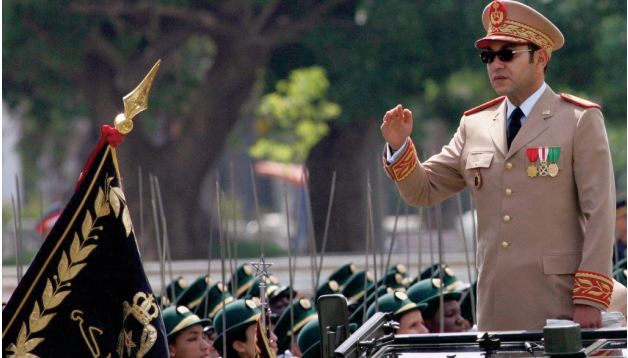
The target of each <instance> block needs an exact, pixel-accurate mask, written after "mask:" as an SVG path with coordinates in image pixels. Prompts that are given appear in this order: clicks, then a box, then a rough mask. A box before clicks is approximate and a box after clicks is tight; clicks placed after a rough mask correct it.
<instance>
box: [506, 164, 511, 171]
mask: <svg viewBox="0 0 628 358" xmlns="http://www.w3.org/2000/svg"><path fill="white" fill-rule="evenodd" d="M506 169H508V170H510V169H512V163H510V162H508V163H506Z"/></svg>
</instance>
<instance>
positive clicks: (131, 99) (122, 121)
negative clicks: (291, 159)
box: [114, 60, 161, 134]
mask: <svg viewBox="0 0 628 358" xmlns="http://www.w3.org/2000/svg"><path fill="white" fill-rule="evenodd" d="M160 64H161V60H157V62H156V63H155V64H154V65H153V68H151V69H150V71H148V74H147V75H146V77H144V79H143V80H142V82H140V84H139V85H137V87H135V89H134V90H133V91H131V92H129V94H127V95H126V96H124V97H123V98H122V101H123V102H124V113H120V114H118V115H117V116H116V119H115V120H114V125H115V127H116V129H117V130H118V132H120V133H122V134H128V133H129V132H131V131H132V130H133V117H135V116H136V115H137V114H138V113H140V112H142V111H144V110H146V108H148V92H150V86H151V85H152V84H153V80H154V79H155V74H157V70H158V69H159V65H160Z"/></svg>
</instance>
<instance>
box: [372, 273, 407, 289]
mask: <svg viewBox="0 0 628 358" xmlns="http://www.w3.org/2000/svg"><path fill="white" fill-rule="evenodd" d="M409 282H410V281H409V280H408V278H407V277H405V276H404V275H403V274H401V273H398V272H396V271H388V273H386V276H384V277H382V278H380V279H379V281H377V285H378V286H386V287H391V288H393V289H396V288H402V287H407V286H408V283H409Z"/></svg>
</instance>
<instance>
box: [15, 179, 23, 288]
mask: <svg viewBox="0 0 628 358" xmlns="http://www.w3.org/2000/svg"><path fill="white" fill-rule="evenodd" d="M15 190H16V192H17V229H18V230H17V234H16V236H15V240H16V242H17V252H16V258H17V261H16V263H19V264H18V265H17V266H18V268H19V280H20V281H21V280H22V276H23V271H22V260H21V257H22V191H21V190H20V178H19V177H18V176H17V175H15ZM18 282H19V281H18Z"/></svg>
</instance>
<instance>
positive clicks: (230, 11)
mask: <svg viewBox="0 0 628 358" xmlns="http://www.w3.org/2000/svg"><path fill="white" fill-rule="evenodd" d="M525 2H526V3H528V4H530V5H531V6H533V7H534V8H536V9H538V10H539V11H540V12H542V13H543V14H545V15H546V16H547V17H548V18H550V19H551V20H553V22H554V23H555V24H556V25H557V26H558V27H559V28H560V29H561V30H562V32H563V33H564V35H565V37H566V44H565V47H564V48H562V49H561V50H559V51H557V52H556V53H555V54H554V56H553V59H552V61H551V63H550V66H549V69H548V72H547V82H548V84H549V85H550V86H551V87H552V88H553V89H554V91H556V92H567V93H571V94H574V95H577V96H580V97H583V98H587V99H590V100H591V101H594V102H597V103H599V104H601V105H602V107H603V111H604V115H605V120H606V128H607V131H608V136H609V140H610V144H611V151H612V155H613V163H614V169H615V181H616V186H617V193H618V196H621V197H625V195H626V1H624V0H574V1H558V0H534V1H533V0H529V1H525ZM487 3H488V1H479V0H473V1H464V2H463V1H459V0H439V1H423V0H420V1H417V0H413V1H410V0H311V1H305V0H304V1H278V0H237V1H234V0H230V1H220V0H215V1H196V0H162V1H143V0H140V1H105V2H103V1H80V0H77V1H64V0H50V1H38V0H20V1H17V0H6V1H3V4H2V7H3V13H2V14H3V15H2V16H3V45H2V49H3V51H2V61H3V68H2V70H3V96H2V100H3V102H2V103H3V104H2V138H3V140H2V143H3V144H2V146H3V148H2V149H3V150H2V169H3V170H2V173H3V177H2V188H3V190H2V208H3V210H2V213H3V215H2V223H3V225H2V234H3V236H2V237H3V239H2V244H3V246H2V249H3V250H2V256H3V257H2V259H3V265H11V264H14V263H15V258H16V257H15V252H16V248H17V245H16V243H15V237H16V232H17V231H18V230H19V229H18V230H16V229H15V228H16V227H20V226H21V230H19V232H20V235H19V236H20V238H21V240H20V241H21V243H20V247H21V253H20V262H22V263H28V262H29V261H30V259H31V258H32V257H33V255H34V254H35V253H36V251H37V250H38V248H39V246H40V245H41V243H42V242H43V240H44V238H45V235H46V233H47V230H49V225H50V224H51V223H52V222H54V217H55V214H58V212H59V209H61V208H63V207H64V206H65V204H66V203H67V201H68V200H69V198H70V196H71V195H72V190H73V188H74V184H75V181H76V179H77V177H78V174H79V172H80V170H81V168H82V167H83V165H84V163H85V161H86V159H87V157H88V155H89V153H90V151H91V149H92V148H93V146H94V145H95V144H96V142H97V140H98V135H99V130H98V127H99V126H100V125H102V124H112V123H113V118H114V117H115V115H116V114H117V113H119V112H122V110H123V106H122V100H121V99H122V97H123V96H124V95H125V94H127V93H128V92H130V91H131V90H132V89H133V88H134V87H135V86H136V85H137V84H138V83H139V82H140V81H141V79H142V78H143V77H144V75H145V74H146V73H147V72H148V70H149V69H150V67H151V66H152V65H153V64H154V63H155V62H156V61H157V60H158V59H161V60H162V63H161V68H160V69H159V72H158V74H157V77H156V79H155V82H154V83H153V86H152V91H151V93H150V98H149V108H148V110H147V111H145V112H143V113H142V114H140V115H139V116H138V117H137V118H136V119H135V121H134V122H135V129H134V130H133V132H131V133H130V134H129V135H127V136H126V137H125V139H124V142H123V143H122V144H121V145H120V146H118V149H117V151H118V160H119V164H120V169H121V173H122V176H123V178H124V182H123V185H124V190H125V193H126V197H127V201H128V205H129V208H130V210H131V215H132V218H133V223H134V227H135V231H136V235H137V239H138V245H139V247H140V250H141V253H142V255H143V257H144V259H145V260H148V261H153V260H156V259H157V250H156V240H157V239H158V237H159V236H160V235H162V234H163V233H159V232H156V229H155V228H156V227H160V225H162V223H163V222H165V223H167V234H168V240H169V246H170V251H171V258H172V259H173V260H192V259H196V260H201V259H203V258H207V257H208V256H210V257H214V258H217V257H220V256H222V257H225V254H223V255H220V252H219V250H218V247H219V245H218V237H219V236H220V235H219V230H221V231H222V234H223V236H224V237H225V238H226V239H227V240H228V251H229V252H228V255H229V256H230V257H256V256H258V255H259V254H260V251H261V250H262V248H261V247H260V246H261V245H260V243H259V241H260V238H262V239H263V240H264V241H263V242H264V250H265V255H266V256H286V255H287V252H288V249H291V253H293V254H299V255H308V253H311V252H313V251H316V252H319V253H320V252H321V250H322V249H323V241H325V240H324V239H325V238H327V244H326V247H325V250H326V252H331V253H355V254H362V253H364V252H365V249H366V248H367V237H368V236H369V235H371V236H372V237H374V241H375V243H374V247H375V250H376V251H378V252H380V253H385V252H387V251H389V250H390V247H391V243H392V241H393V239H392V238H393V236H395V235H393V232H395V234H396V236H397V242H396V243H395V245H394V247H393V248H392V251H393V252H394V253H396V254H402V256H398V257H397V258H399V259H400V260H406V258H405V257H404V256H403V255H410V252H416V250H417V246H418V244H417V242H419V240H417V235H428V234H429V233H431V232H432V231H434V232H435V230H442V236H443V238H444V240H445V244H444V245H445V246H444V247H445V248H446V250H447V252H462V251H463V250H464V246H463V241H464V240H460V237H463V238H466V240H467V241H468V243H469V244H472V240H473V229H472V224H471V223H472V220H471V216H470V214H469V213H468V212H469V210H470V209H472V207H471V203H470V201H469V196H468V193H462V194H461V195H460V196H459V197H455V198H452V199H451V200H449V201H447V202H445V203H443V204H442V206H440V207H439V208H437V209H434V210H438V212H435V211H434V212H433V211H432V210H425V211H422V212H421V215H419V211H418V209H416V208H408V207H406V206H405V204H399V197H398V194H397V192H396V189H395V187H394V185H393V183H392V182H391V181H389V180H388V178H386V176H385V174H384V172H383V170H382V169H381V153H382V150H383V145H384V141H383V139H382V137H381V134H380V132H379V125H380V122H381V119H382V117H383V114H384V112H385V111H386V110H388V109H390V108H392V107H393V106H394V105H396V104H398V103H402V104H404V105H405V106H407V107H409V108H410V109H411V110H412V111H413V113H414V118H415V127H414V133H413V138H414V141H415V143H416V144H417V146H418V150H419V153H420V156H421V158H422V159H425V158H427V157H429V156H430V155H431V154H433V153H435V152H438V151H439V150H440V148H441V146H442V145H444V144H446V143H447V142H448V141H449V139H450V137H451V136H452V134H453V132H454V131H455V129H456V127H457V125H458V122H459V119H460V117H461V114H462V112H464V111H465V110H466V109H469V108H471V107H474V106H476V105H479V104H481V103H484V102H485V101H487V100H490V99H492V98H494V97H495V94H494V92H493V90H492V89H491V87H490V84H489V82H488V80H487V76H486V68H485V66H484V65H483V64H482V63H481V62H480V59H479V56H478V53H477V50H476V49H475V48H474V42H475V40H476V39H477V38H479V37H481V36H483V34H484V33H485V31H484V30H483V28H482V25H481V20H480V17H481V12H482V9H483V8H484V6H485V5H486V4H487ZM305 172H307V173H308V175H307V176H305V177H304V175H303V174H304V173H305ZM150 178H156V179H157V182H158V184H159V185H158V187H157V186H156V185H153V184H154V183H155V181H154V180H151V179H150ZM304 178H305V179H304ZM151 189H153V190H151ZM157 189H159V191H160V192H161V198H162V201H161V202H162V203H163V208H164V210H163V211H164V216H163V217H162V216H161V215H160V214H156V215H155V214H153V208H152V202H153V201H156V200H157V199H156V195H155V192H156V191H157ZM332 197H333V202H332V204H333V205H330V198H332ZM18 201H19V205H17V204H18ZM285 203H287V208H286V205H285ZM330 207H331V210H329V208H330ZM465 213H466V214H465ZM437 214H438V215H437ZM441 214H442V218H441ZM327 218H329V219H327ZM419 218H421V219H419ZM436 218H438V219H439V220H436ZM460 218H464V220H463V221H464V223H466V224H462V225H461V224H460V223H461V220H460ZM17 219H19V220H17ZM164 219H165V220H164ZM419 221H420V222H421V223H422V224H423V225H422V226H420V225H418V223H419ZM287 223H289V224H290V225H289V228H290V236H288V225H287ZM326 223H328V225H326ZM396 223H397V224H396ZM461 226H466V227H467V229H466V230H467V232H466V233H465V234H464V236H462V231H461V230H460V227H461ZM421 227H423V228H424V230H423V232H421ZM326 228H327V229H326ZM430 238H431V236H430ZM430 242H431V241H430ZM424 245H429V244H427V243H425V244H424ZM426 247H427V246H426ZM469 248H470V246H469ZM418 250H421V247H420V246H419V247H418ZM426 250H427V248H426ZM407 261H408V262H409V261H410V258H409V256H408V257H407Z"/></svg>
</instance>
